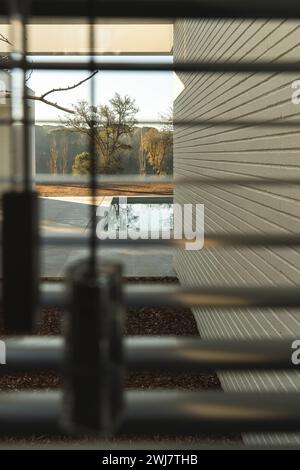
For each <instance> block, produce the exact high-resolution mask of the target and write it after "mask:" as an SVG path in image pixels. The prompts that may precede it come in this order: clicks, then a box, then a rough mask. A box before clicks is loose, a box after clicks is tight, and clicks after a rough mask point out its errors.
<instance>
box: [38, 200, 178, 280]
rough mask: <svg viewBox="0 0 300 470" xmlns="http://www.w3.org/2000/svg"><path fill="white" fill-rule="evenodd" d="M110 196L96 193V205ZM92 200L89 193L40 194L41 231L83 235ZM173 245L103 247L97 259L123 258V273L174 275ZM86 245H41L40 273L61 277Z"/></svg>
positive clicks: (108, 201) (130, 275) (108, 202)
mask: <svg viewBox="0 0 300 470" xmlns="http://www.w3.org/2000/svg"><path fill="white" fill-rule="evenodd" d="M112 199H113V197H111V196H104V197H100V196H98V197H97V198H96V206H95V209H96V207H98V206H99V205H103V206H109V205H110V204H111V202H112ZM91 205H92V201H91V198H90V197H86V196H82V197H69V196H64V197H42V198H40V206H41V231H42V233H43V234H44V235H49V234H56V235H66V234H77V235H80V234H81V235H86V234H87V233H88V231H89V225H90V221H91V210H92V207H91ZM173 251H174V250H173V249H172V248H163V249H162V248H159V249H158V248H152V249H147V250H145V248H144V247H140V248H127V247H124V246H122V247H120V248H118V247H116V248H103V249H101V248H100V249H99V256H100V259H103V260H105V259H109V260H115V261H120V262H122V264H123V266H124V276H128V277H135V276H143V277H148V276H149V277H161V276H163V277H164V276H175V275H176V274H175V271H174V269H173ZM87 253H88V250H87V249H84V248H75V249H74V247H69V246H64V247H45V248H43V249H42V254H41V256H42V260H41V261H42V263H41V264H42V266H41V275H42V276H43V277H62V276H64V274H65V271H66V269H67V267H68V266H69V265H70V264H72V263H73V262H74V261H75V260H77V259H80V258H83V257H84V256H86V255H87Z"/></svg>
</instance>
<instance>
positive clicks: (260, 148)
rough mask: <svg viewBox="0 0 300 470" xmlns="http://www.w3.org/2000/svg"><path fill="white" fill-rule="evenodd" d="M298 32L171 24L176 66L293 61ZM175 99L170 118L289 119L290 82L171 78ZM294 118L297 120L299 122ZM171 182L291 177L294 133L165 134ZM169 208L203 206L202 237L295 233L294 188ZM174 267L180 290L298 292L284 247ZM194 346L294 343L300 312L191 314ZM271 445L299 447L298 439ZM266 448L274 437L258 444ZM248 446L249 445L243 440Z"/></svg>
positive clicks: (294, 259)
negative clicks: (198, 341) (197, 340)
mask: <svg viewBox="0 0 300 470" xmlns="http://www.w3.org/2000/svg"><path fill="white" fill-rule="evenodd" d="M299 54H300V23H299V22H293V21H268V20H266V21H257V20H256V21H243V20H240V21H238V20H234V21H229V20H222V19H220V20H206V19H205V20H202V21H200V20H180V21H177V22H176V24H175V31H174V57H175V62H176V61H184V60H195V61H196V60H205V61H209V60H211V61H216V60H221V61H227V60H232V61H243V60H246V61H258V60H265V61H278V60H287V59H291V60H297V61H299ZM179 77H180V79H181V80H182V82H183V84H184V85H185V89H184V91H183V92H182V93H181V94H180V96H179V97H178V98H177V100H176V102H175V119H181V118H182V119H197V118H199V119H200V118H201V119H202V118H205V119H208V120H209V119H213V118H219V119H226V120H230V119H233V118H240V119H248V120H249V119H261V120H264V119H266V120H267V119H276V118H280V117H286V118H290V119H295V118H296V117H297V116H298V114H299V113H300V105H298V106H296V105H294V104H292V102H291V96H292V88H291V84H292V82H293V81H294V80H296V79H299V78H300V76H298V75H297V74H265V73H264V74H253V73H248V74H237V73H231V74H225V73H222V74H209V73H202V74H187V73H180V74H179ZM299 117H300V114H299ZM174 152H175V162H174V163H175V175H176V176H195V175H198V176H201V177H207V176H210V177H224V176H226V177H230V176H234V177H237V176H239V175H240V176H245V175H251V176H269V177H271V176H274V177H282V176H285V177H286V176H288V175H292V176H298V177H299V176H300V132H299V131H298V130H296V129H295V128H289V127H288V128H286V127H280V128H271V127H267V128H266V127H260V126H251V127H246V126H237V125H233V126H232V128H226V127H216V126H214V125H213V124H209V125H205V126H202V127H193V126H182V125H181V126H179V125H177V126H175V149H174ZM175 201H176V202H179V203H181V204H184V203H201V204H204V205H205V232H206V233H209V232H214V233H216V232H218V233H220V232H221V233H224V232H238V233H258V232H265V233H286V232H298V233H299V232H300V188H299V187H298V188H297V187H296V186H292V185H289V186H286V187H281V186H276V187H274V186H271V187H270V186H269V187H266V186H265V187H263V186H253V185H246V186H243V187H242V186H233V185H232V186H217V185H212V186H210V187H207V186H204V187H202V188H201V186H200V185H189V186H187V187H179V188H176V190H175ZM175 267H176V270H177V272H178V276H179V278H180V281H181V282H182V284H189V285H218V286H219V285H223V286H225V285H228V286H229V285H231V286H243V285H251V286H258V285H259V286H270V285H283V286H292V285H299V282H300V252H299V251H298V250H296V249H293V248H288V249H275V248H270V249H268V248H260V249H249V248H247V249H226V250H214V251H204V250H202V251H199V252H195V251H190V252H188V251H180V252H179V253H178V254H177V256H176V260H175ZM195 316H196V319H197V322H198V326H199V330H200V333H201V335H202V337H206V338H220V337H222V338H249V337H252V338H254V337H255V338H257V337H264V338H267V337H280V336H281V337H282V336H290V337H291V338H293V339H295V338H297V339H298V338H300V312H299V311H298V312H296V311H275V310H271V309H269V310H264V311H262V310H259V309H256V310H253V309H248V310H238V309H236V310H232V309H231V310H222V311H220V310H217V309H196V310H195ZM220 377H221V381H222V384H223V387H224V389H225V390H257V389H259V390H265V391H266V390H270V391H271V390H295V389H298V390H300V374H299V373H297V372H293V373H274V374H263V373H260V374H258V373H255V374H253V373H238V374H236V373H226V374H220ZM280 438H281V441H282V440H283V441H284V442H287V440H289V441H291V442H293V441H295V440H297V441H298V442H300V437H299V436H298V437H297V436H295V435H293V436H289V437H288V436H287V435H285V436H283V435H281V436H280ZM269 439H271V440H272V442H274V440H275V442H276V441H277V440H278V439H279V437H278V436H271V437H270V436H264V437H263V438H262V440H261V441H263V442H266V441H268V442H269ZM246 440H247V441H248V442H257V439H256V436H253V435H252V436H248V437H247V438H246Z"/></svg>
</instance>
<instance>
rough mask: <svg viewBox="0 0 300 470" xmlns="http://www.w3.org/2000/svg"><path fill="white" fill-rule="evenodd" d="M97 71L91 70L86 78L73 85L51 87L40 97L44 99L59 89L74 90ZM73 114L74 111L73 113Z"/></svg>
mask: <svg viewBox="0 0 300 470" xmlns="http://www.w3.org/2000/svg"><path fill="white" fill-rule="evenodd" d="M97 73H98V70H96V71H95V72H93V73H92V74H91V75H89V76H88V77H87V78H85V79H84V80H81V81H80V82H77V83H75V84H74V85H71V86H67V87H65V88H53V89H52V90H49V91H47V92H46V93H44V94H43V95H41V97H40V98H42V99H44V98H45V97H46V96H48V95H50V94H51V93H57V92H59V91H69V90H74V88H77V87H79V86H80V85H82V84H83V83H85V82H87V81H88V80H90V79H91V78H93V77H94V76H95V75H96V74H97ZM73 114H74V113H73Z"/></svg>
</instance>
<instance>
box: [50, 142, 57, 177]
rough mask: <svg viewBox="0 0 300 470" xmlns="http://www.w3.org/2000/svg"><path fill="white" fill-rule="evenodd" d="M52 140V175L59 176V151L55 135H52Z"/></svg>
mask: <svg viewBox="0 0 300 470" xmlns="http://www.w3.org/2000/svg"><path fill="white" fill-rule="evenodd" d="M50 139H51V140H50V173H51V174H52V175H57V173H58V171H57V169H58V168H57V162H58V151H57V143H56V136H55V134H54V133H51V137H50Z"/></svg>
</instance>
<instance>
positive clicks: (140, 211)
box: [107, 203, 174, 232]
mask: <svg viewBox="0 0 300 470" xmlns="http://www.w3.org/2000/svg"><path fill="white" fill-rule="evenodd" d="M107 226H108V227H109V228H110V229H111V230H116V231H119V230H125V229H132V230H135V231H136V232H139V231H140V232H145V231H148V230H149V229H150V228H151V230H152V231H157V232H163V231H169V230H173V226H174V214H173V204H166V203H165V204H158V203H155V204H118V203H114V204H113V205H112V206H111V210H110V211H109V213H108V218H107Z"/></svg>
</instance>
